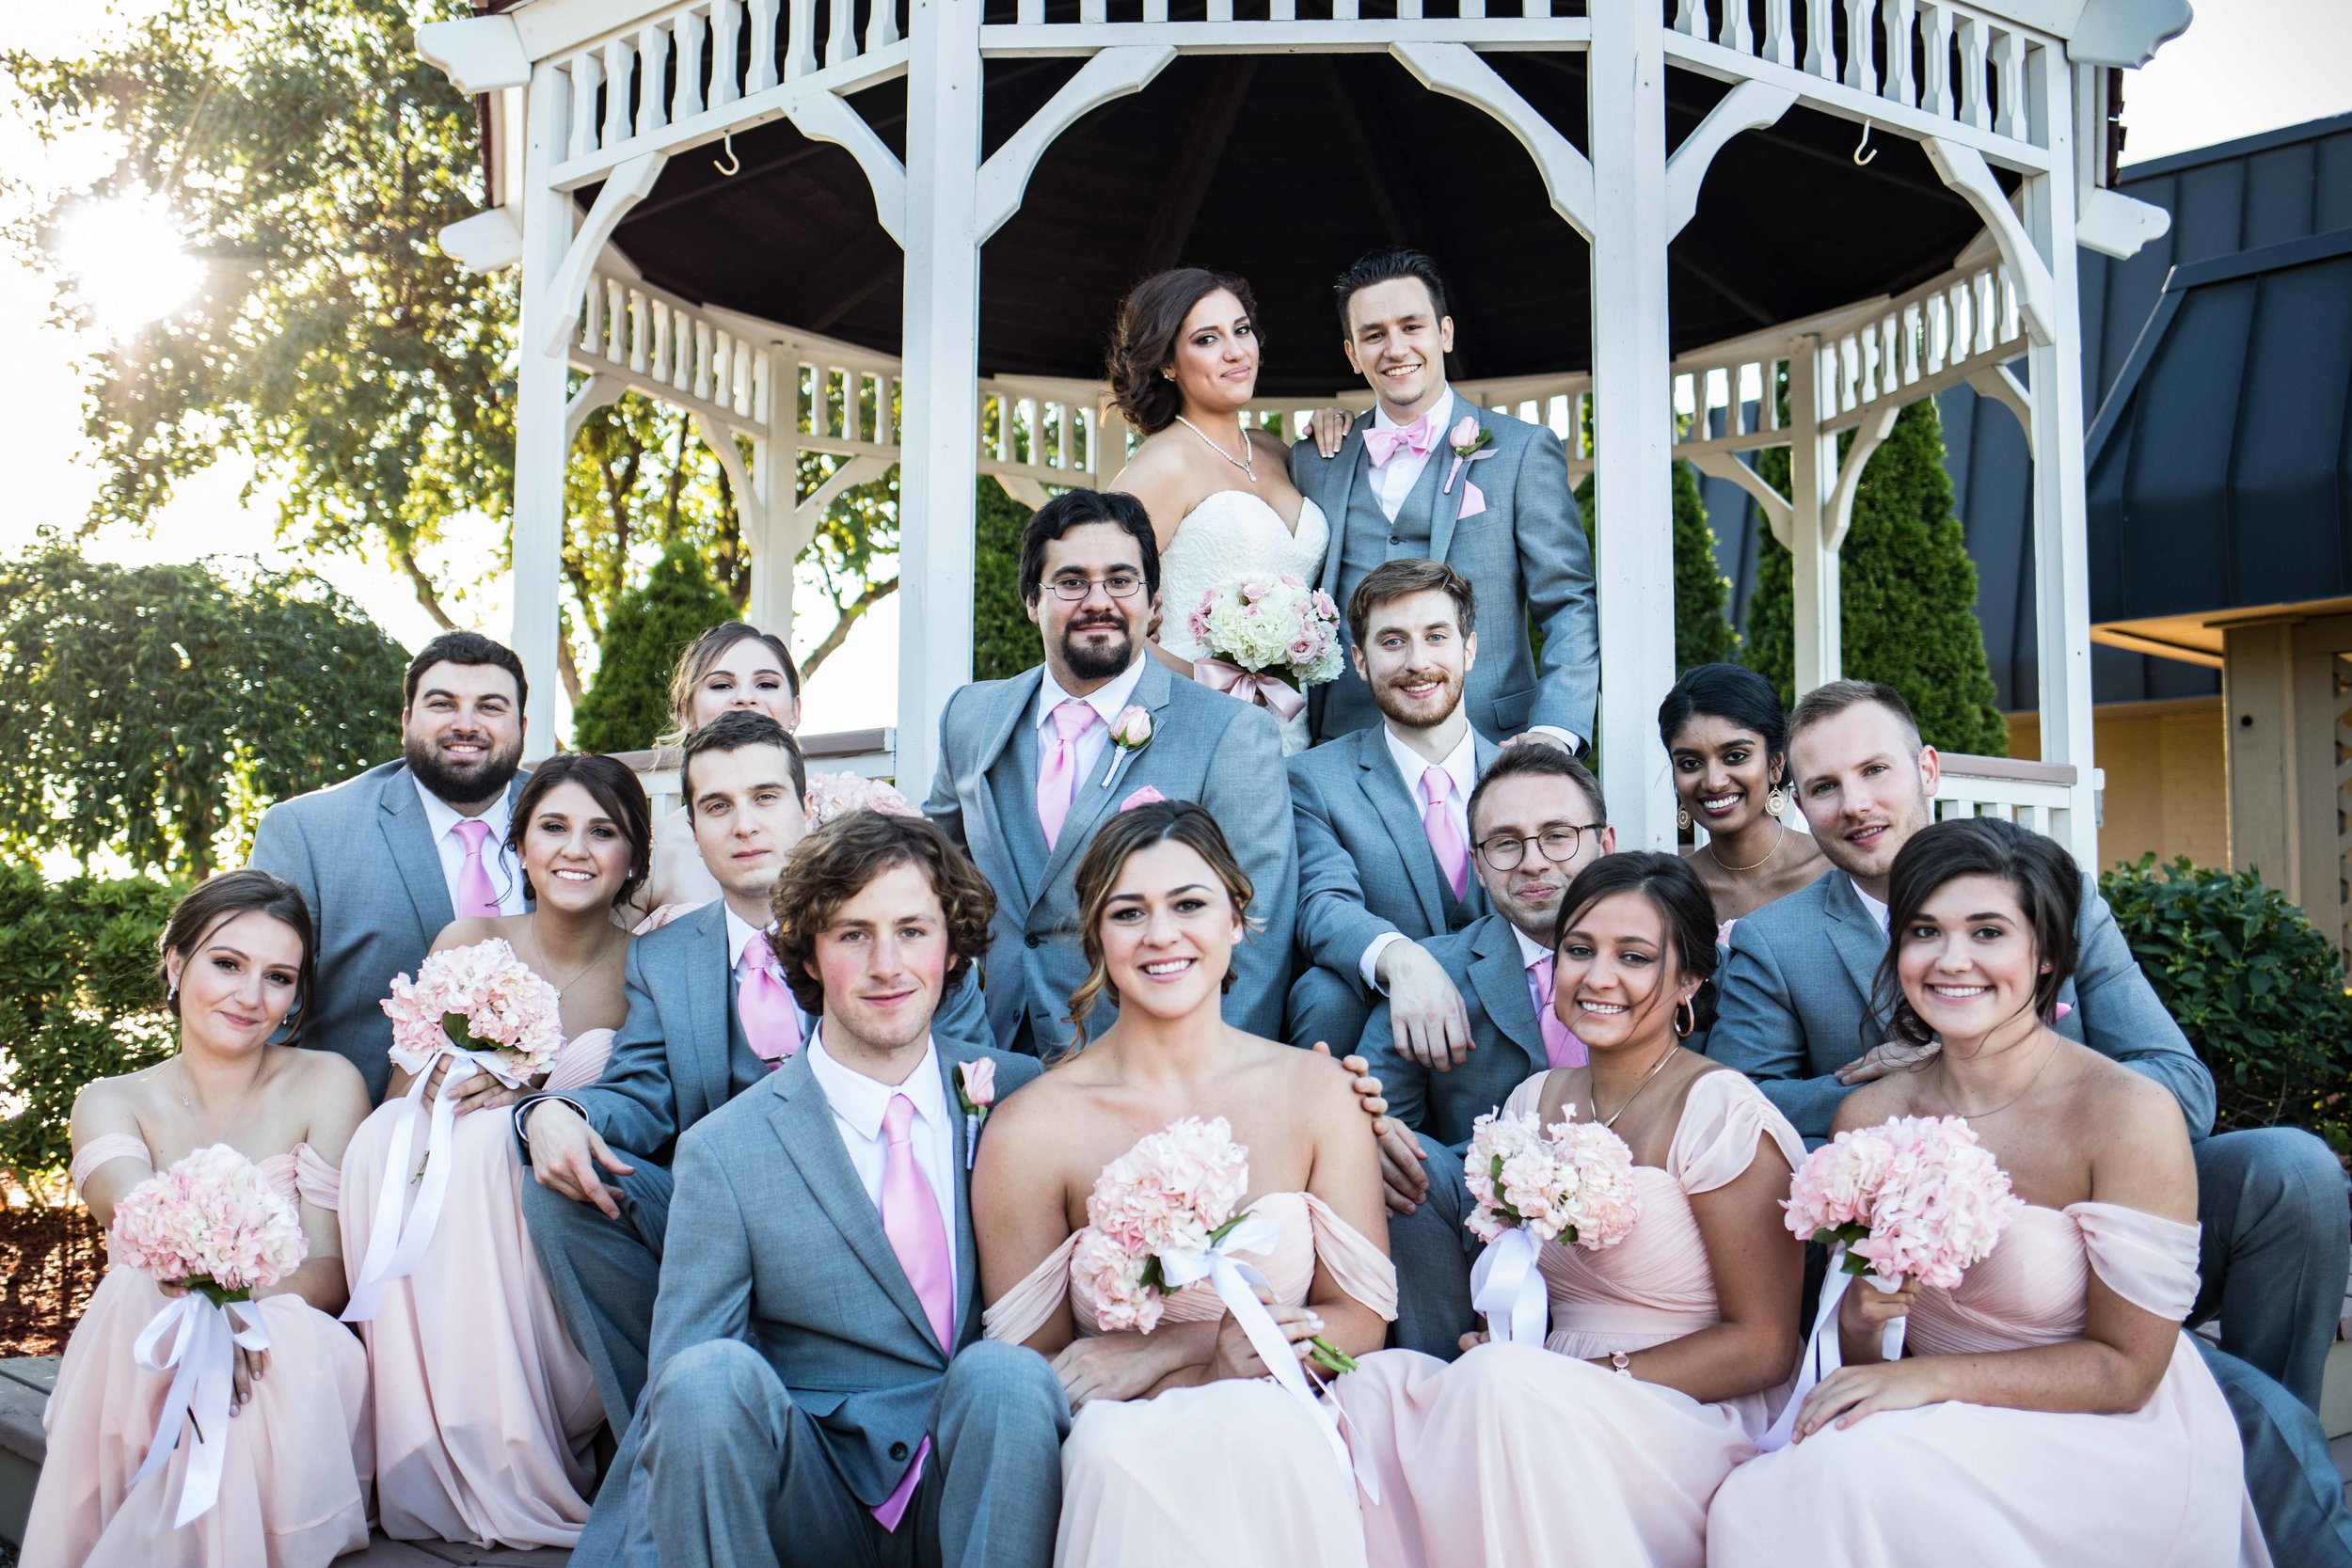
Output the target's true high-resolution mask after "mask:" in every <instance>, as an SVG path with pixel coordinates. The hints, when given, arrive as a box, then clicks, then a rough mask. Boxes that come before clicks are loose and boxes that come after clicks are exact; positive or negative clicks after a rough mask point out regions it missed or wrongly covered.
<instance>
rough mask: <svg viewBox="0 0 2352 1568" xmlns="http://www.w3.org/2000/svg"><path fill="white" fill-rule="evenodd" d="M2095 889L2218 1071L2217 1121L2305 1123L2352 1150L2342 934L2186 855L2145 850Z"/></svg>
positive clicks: (2241, 878)
mask: <svg viewBox="0 0 2352 1568" xmlns="http://www.w3.org/2000/svg"><path fill="white" fill-rule="evenodd" d="M2099 890H2100V891H2101V892H2102V893H2104V894H2106V899H2107V903H2108V905H2109V906H2110V907H2111V908H2112V909H2113V910H2114V911H2115V919H2116V924H2117V925H2118V926H2120V927H2122V931H2123V939H2124V940H2125V941H2126V942H2130V943H2131V946H2132V952H2133V954H2134V955H2135V956H2137V958H2138V959H2139V966H2140V968H2141V969H2142V970H2143V971H2144V972H2145V973H2146V974H2147V975H2148V982H2149V984H2150V985H2152V986H2153V987H2154V988H2155V992H2156V996H2157V998H2158V999H2159V1000H2160V1001H2162V1002H2163V1003H2164V1005H2165V1007H2166V1009H2167V1010H2168V1011H2169V1012H2170V1013H2171V1015H2172V1017H2173V1018H2174V1020H2176V1021H2177V1022H2179V1023H2180V1026H2181V1031H2182V1033H2184V1034H2185V1035H2186V1036H2187V1037H2188V1038H2189V1043H2190V1044H2191V1045H2193V1046H2194V1047H2196V1049H2197V1053H2198V1054H2199V1055H2200V1056H2201V1057H2202V1058H2203V1059H2204V1063H2205V1066H2206V1067H2207V1068H2208V1069H2210V1070H2211V1071H2212V1073H2213V1078H2214V1086H2215V1089H2216V1091H2217V1094H2218V1096H2219V1116H2218V1117H2217V1119H2216V1123H2215V1125H2216V1129H2217V1131H2220V1132H2229V1131H2231V1130H2233V1129H2235V1128H2240V1127H2273V1126H2278V1125H2280V1124H2286V1125H2292V1126H2298V1127H2308V1128H2310V1129H2311V1130H2312V1131H2313V1132H2317V1133H2319V1134H2320V1135H2321V1136H2322V1137H2324V1138H2326V1139H2327V1140H2328V1143H2329V1144H2330V1145H2331V1146H2332V1147H2333V1148H2335V1150H2336V1153H2337V1154H2338V1156H2340V1157H2342V1156H2352V996H2347V995H2346V994H2345V992H2344V968H2343V958H2342V956H2341V955H2340V954H2339V953H2338V952H2337V951H2336V947H2335V943H2333V942H2330V941H2328V937H2327V936H2326V934H2325V933H2323V932H2322V931H2321V930H2320V929H2319V927H2316V926H2314V925H2312V922H2311V921H2310V919H2309V918H2308V917H2306V916H2305V914H2304V913H2303V911H2301V910H2300V909H2298V908H2296V906H2295V905H2293V904H2291V903H2289V902H2288V901H2287V899H2286V896H2285V895H2283V894H2281V893H2280V892H2279V890H2278V889H2276V888H2273V887H2269V886H2267V885H2265V883H2264V882H2263V880H2262V879H2261V878H2260V877H2259V876H2257V875H2256V874H2255V873H2253V872H2251V871H2240V872H2235V873H2233V872H2228V871H2212V870H2205V869H2201V868H2200V867H2197V866H2192V865H2191V864H2189V863H2188V860H2187V858H2186V857H2185V856H2184V857H2182V858H2181V859H2179V860H2176V861H2174V862H2173V863H2171V864H2169V865H2164V866H2159V865H2158V864H2157V863H2156V857H2155V856H2153V855H2146V856H2142V857H2141V858H2140V860H2139V861H2138V862H2137V863H2136V864H2132V865H2125V866H2118V867H2117V868H2115V869H2114V870H2112V871H2109V872H2108V873H2107V874H2106V876H2104V877H2102V878H2100V879H2099Z"/></svg>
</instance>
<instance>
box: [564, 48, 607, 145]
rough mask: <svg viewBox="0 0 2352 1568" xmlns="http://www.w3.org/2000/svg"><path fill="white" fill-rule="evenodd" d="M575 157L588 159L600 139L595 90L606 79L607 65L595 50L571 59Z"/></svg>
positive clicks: (583, 52) (586, 51)
mask: <svg viewBox="0 0 2352 1568" xmlns="http://www.w3.org/2000/svg"><path fill="white" fill-rule="evenodd" d="M571 77H572V156H573V157H575V158H585V157H586V156H588V154H589V153H591V152H594V151H595V150H596V149H597V147H598V146H599V145H601V144H600V142H599V141H598V139H597V135H596V132H597V120H596V115H597V113H598V111H597V108H596V87H597V86H598V85H599V84H600V83H602V82H603V80H604V62H603V60H602V59H601V58H599V57H598V55H597V54H596V51H595V50H593V49H588V50H582V51H581V52H580V54H578V55H573V56H572V70H571Z"/></svg>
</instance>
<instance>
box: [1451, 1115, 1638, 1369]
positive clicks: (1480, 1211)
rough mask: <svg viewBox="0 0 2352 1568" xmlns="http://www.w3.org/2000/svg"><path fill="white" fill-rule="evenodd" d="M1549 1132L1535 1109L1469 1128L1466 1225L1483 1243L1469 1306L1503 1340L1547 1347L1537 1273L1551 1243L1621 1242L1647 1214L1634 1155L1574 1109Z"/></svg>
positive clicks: (1590, 1245) (1589, 1246)
mask: <svg viewBox="0 0 2352 1568" xmlns="http://www.w3.org/2000/svg"><path fill="white" fill-rule="evenodd" d="M1565 1114H1566V1119H1565V1120H1562V1121H1557V1122H1554V1123H1553V1124H1552V1125H1551V1126H1549V1127H1545V1126H1544V1125H1543V1124H1542V1119H1541V1118H1540V1117H1537V1116H1536V1115H1535V1113H1534V1112H1532V1111H1522V1112H1518V1113H1517V1114H1513V1113H1510V1112H1503V1111H1489V1112H1487V1113H1486V1115H1485V1116H1483V1117H1479V1118H1478V1120H1477V1121H1476V1122H1474V1123H1472V1124H1471V1127H1470V1148H1469V1149H1468V1150H1467V1151H1466V1152H1465V1153H1464V1155H1463V1157H1462V1174H1463V1177H1464V1179H1465V1180H1467V1182H1468V1183H1469V1186H1470V1199H1471V1207H1470V1215H1469V1217H1468V1218H1467V1219H1466V1220H1464V1221H1463V1224H1464V1225H1466V1226H1467V1227H1469V1228H1470V1233H1471V1234H1472V1235H1474V1236H1476V1237H1478V1239H1479V1240H1481V1241H1483V1242H1485V1243H1486V1251H1484V1252H1482V1253H1480V1254H1479V1255H1478V1261H1477V1262H1476V1263H1475V1264H1473V1265H1472V1266H1471V1268H1470V1305H1471V1306H1472V1307H1476V1308H1477V1310H1478V1311H1479V1313H1480V1314H1481V1315H1483V1316H1484V1317H1485V1318H1486V1333H1487V1337H1488V1338H1491V1339H1494V1340H1496V1341H1498V1342H1500V1343H1506V1344H1529V1345H1540V1344H1542V1343H1543V1342H1544V1328H1545V1323H1546V1319H1547V1318H1548V1316H1549V1307H1550V1303H1549V1298H1548V1297H1547V1295H1546V1293H1545V1290H1544V1276H1543V1275H1542V1273H1541V1272H1540V1271H1539V1270H1538V1269H1537V1268H1536V1261H1537V1259H1538V1258H1539V1257H1540V1256H1541V1254H1542V1251H1543V1243H1546V1242H1559V1243H1562V1244H1564V1245H1569V1246H1581V1247H1582V1248H1584V1249H1585V1250H1586V1251H1588V1252H1597V1251H1599V1250H1600V1249H1601V1248H1603V1247H1613V1246H1615V1245H1616V1244H1617V1243H1619V1242H1622V1241H1624V1240H1625V1239H1626V1236H1627V1235H1628V1234H1629V1232H1630V1231H1631V1230H1632V1229H1633V1226H1634V1222H1635V1221H1637V1220H1639V1219H1640V1218H1641V1217H1642V1196H1641V1194H1640V1192H1639V1191H1638V1190H1636V1188H1635V1187H1634V1185H1633V1151H1632V1150H1631V1149H1630V1148H1627V1147H1626V1143H1625V1140H1624V1139H1623V1138H1620V1137H1618V1136H1617V1135H1616V1134H1615V1133H1614V1132H1611V1131H1610V1130H1609V1129H1608V1128H1606V1127H1603V1126H1602V1125H1601V1124H1600V1123H1598V1122H1597V1121H1578V1120H1576V1119H1575V1115H1576V1108H1575V1107H1574V1106H1573V1105H1571V1106H1569V1107H1567V1108H1566V1113H1565Z"/></svg>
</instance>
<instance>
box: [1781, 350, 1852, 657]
mask: <svg viewBox="0 0 2352 1568" xmlns="http://www.w3.org/2000/svg"><path fill="white" fill-rule="evenodd" d="M1820 374H1821V341H1820V339H1819V338H1814V337H1807V338H1803V339H1800V340H1799V341H1798V346H1797V347H1796V348H1795V349H1793V350H1792V351H1791V352H1790V353H1789V356H1788V420H1789V441H1788V554H1789V559H1790V562H1791V565H1792V568H1793V569H1792V571H1791V573H1790V583H1789V588H1790V593H1789V600H1790V604H1789V609H1790V610H1791V611H1792V615H1791V620H1792V622H1793V624H1794V629H1795V632H1796V657H1795V659H1794V660H1793V673H1794V675H1795V684H1796V689H1797V695H1798V696H1800V697H1802V696H1804V694H1805V693H1806V692H1808V691H1810V690H1812V689H1814V688H1815V687H1817V686H1826V685H1828V684H1829V683H1830V682H1831V681H1834V680H1836V679H1837V678H1838V674H1839V666H1840V664H1841V663H1842V661H1843V659H1844V657H1845V650H1844V645H1843V641H1842V639H1841V638H1840V636H1839V634H1838V609H1839V600H1838V597H1837V594H1838V587H1837V549H1838V541H1837V539H1836V537H1835V535H1834V534H1833V532H1832V528H1831V524H1830V520H1829V495H1830V489H1831V487H1832V485H1833V484H1834V483H1836V477H1837V437H1836V436H1827V437H1824V436H1822V435H1821V433H1820V419H1821V388H1820Z"/></svg>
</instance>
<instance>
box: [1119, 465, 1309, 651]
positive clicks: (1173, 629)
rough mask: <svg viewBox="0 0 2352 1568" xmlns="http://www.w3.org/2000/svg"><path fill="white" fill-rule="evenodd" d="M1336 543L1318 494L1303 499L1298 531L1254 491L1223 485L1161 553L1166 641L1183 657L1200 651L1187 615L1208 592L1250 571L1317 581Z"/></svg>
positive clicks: (1164, 643)
mask: <svg viewBox="0 0 2352 1568" xmlns="http://www.w3.org/2000/svg"><path fill="white" fill-rule="evenodd" d="M1330 544H1331V526H1330V524H1329V523H1328V522H1327V520H1326V519H1325V517H1324V515H1323V509H1322V508H1321V507H1319V506H1317V505H1316V504H1315V503H1314V502H1313V501H1312V500H1302V501H1301V502H1300V504H1299V509H1298V527H1297V529H1296V531H1293V530H1291V529H1288V528H1285V527H1283V526H1282V515H1281V514H1280V513H1279V512H1277V511H1275V510H1274V508H1273V507H1271V506H1268V505H1267V504H1266V503H1265V502H1264V501H1263V500H1262V499H1259V498H1258V497H1256V496H1254V495H1252V494H1251V493H1250V492H1248V491H1247V490H1219V491H1218V492H1217V493H1216V494H1215V495H1213V496H1211V497H1210V498H1209V499H1206V500H1204V501H1202V502H1201V503H1200V505H1199V506H1196V507H1194V508H1193V509H1192V510H1191V511H1190V512H1187V513H1185V514H1184V521H1183V522H1180V523H1178V524H1177V525H1176V537H1174V538H1173V539H1170V540H1169V541H1168V548H1167V549H1165V550H1163V551H1161V552H1160V601H1161V603H1162V604H1163V605H1165V606H1166V607H1167V615H1166V617H1165V619H1163V620H1162V622H1161V623H1160V646H1162V647H1163V648H1166V649H1167V650H1168V652H1169V653H1171V654H1174V655H1176V656H1177V657H1180V658H1198V657H1200V654H1201V648H1200V644H1199V643H1197V642H1195V641H1193V640H1192V630H1191V628H1190V626H1188V625H1187V623H1186V617H1187V616H1188V615H1190V614H1191V612H1192V607H1193V606H1194V605H1197V604H1199V603H1200V595H1201V594H1205V593H1207V592H1208V591H1209V590H1210V589H1211V588H1214V587H1216V585H1217V584H1218V583H1219V582H1222V581H1223V580H1224V579H1225V578H1230V577H1237V576H1239V575H1240V574H1241V573H1243V572H1275V573H1281V572H1291V573H1295V575H1296V576H1298V577H1299V578H1302V579H1303V580H1305V581H1306V582H1308V583H1312V582H1314V581H1315V579H1316V578H1318V577H1319V576H1320V575H1321V574H1322V571H1323V554H1324V551H1325V550H1327V549H1328V548H1329V547H1330Z"/></svg>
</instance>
